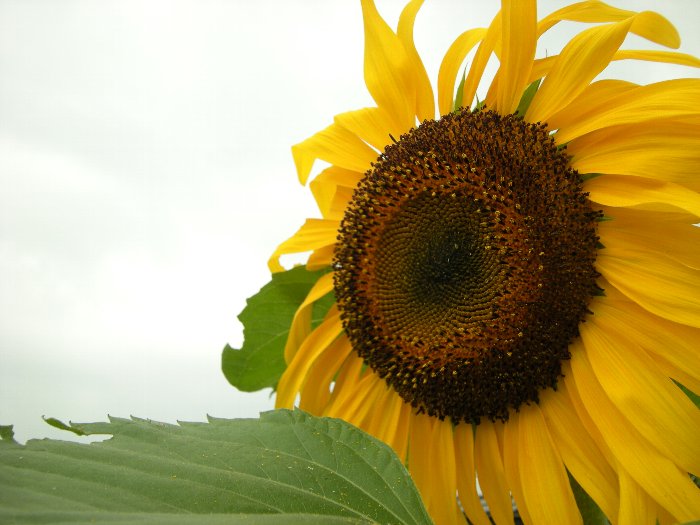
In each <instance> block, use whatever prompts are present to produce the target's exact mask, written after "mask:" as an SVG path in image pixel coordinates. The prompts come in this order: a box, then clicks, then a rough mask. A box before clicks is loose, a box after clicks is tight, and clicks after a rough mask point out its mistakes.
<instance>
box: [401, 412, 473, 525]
mask: <svg viewBox="0 0 700 525" xmlns="http://www.w3.org/2000/svg"><path fill="white" fill-rule="evenodd" d="M408 465H409V470H410V472H411V477H412V478H413V480H414V481H415V482H416V486H417V487H418V490H419V491H420V494H421V497H422V498H423V503H425V507H426V509H427V510H428V513H429V514H430V516H431V517H432V518H433V520H434V521H435V523H438V524H440V525H442V524H445V525H449V524H457V523H459V522H460V521H461V523H464V520H463V519H461V518H460V516H458V514H457V500H456V495H457V471H456V469H455V460H454V443H453V439H452V423H451V422H450V421H449V420H445V421H440V420H439V419H437V418H435V417H430V416H427V415H425V414H417V415H415V416H414V417H413V422H412V430H411V445H410V447H409V450H408ZM436 473H439V475H436Z"/></svg>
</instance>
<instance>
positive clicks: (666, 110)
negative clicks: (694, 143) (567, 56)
mask: <svg viewBox="0 0 700 525" xmlns="http://www.w3.org/2000/svg"><path fill="white" fill-rule="evenodd" d="M591 87H592V86H591ZM698 99H700V79H695V78H682V79H676V80H666V81H663V82H657V83H655V84H649V85H647V86H638V87H635V88H634V89H628V90H626V91H625V92H623V93H620V94H619V95H616V96H611V97H607V98H604V99H599V101H598V102H597V103H595V104H591V103H588V102H589V101H590V100H591V96H590V94H589V93H586V92H584V93H582V95H581V96H580V97H578V98H577V99H575V100H574V101H573V102H572V103H571V104H569V106H567V107H565V108H564V109H563V110H562V111H559V112H558V113H556V114H555V115H552V116H551V117H550V118H548V119H547V124H548V125H549V127H550V129H558V131H557V134H556V139H557V142H558V143H560V144H563V143H566V142H569V141H570V140H572V139H574V138H576V137H580V136H581V135H585V134H586V133H590V132H591V131H595V130H597V129H602V128H607V127H610V126H617V125H620V124H635V123H636V124H641V123H643V122H649V121H652V120H657V119H664V118H665V119H672V118H683V117H688V116H693V117H697V115H698V114H700V106H698V104H697V101H698Z"/></svg>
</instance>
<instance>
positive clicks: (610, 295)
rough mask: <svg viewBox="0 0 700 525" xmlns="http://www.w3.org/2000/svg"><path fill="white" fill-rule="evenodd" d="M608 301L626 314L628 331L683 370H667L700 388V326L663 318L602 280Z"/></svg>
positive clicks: (659, 357) (654, 354) (655, 354)
mask: <svg viewBox="0 0 700 525" xmlns="http://www.w3.org/2000/svg"><path fill="white" fill-rule="evenodd" d="M601 286H602V287H603V288H604V289H605V298H606V301H607V302H608V303H609V304H610V305H612V306H614V307H615V308H616V309H617V316H618V317H621V316H626V320H625V326H627V332H626V335H627V336H628V337H629V338H631V339H634V341H635V342H636V343H637V344H639V345H640V346H641V347H642V348H644V349H645V350H646V351H647V352H649V353H650V354H651V355H652V358H653V359H655V361H657V362H658V361H659V360H661V361H662V362H664V363H667V365H668V366H669V367H672V368H673V369H674V370H676V371H681V372H682V373H683V374H682V375H681V376H677V375H675V374H667V375H669V377H672V378H674V379H677V380H678V381H680V382H681V384H684V385H685V386H687V387H688V388H690V389H691V390H693V391H694V392H700V360H699V359H695V358H694V356H695V354H696V353H697V341H700V329H698V328H694V327H691V326H687V325H683V324H678V323H674V322H671V321H667V320H666V319H662V318H661V317H658V316H656V315H653V314H650V313H649V312H647V311H646V310H643V309H642V308H641V307H640V306H639V305H638V304H637V303H635V302H633V301H630V300H629V299H628V298H627V297H626V296H624V295H623V294H622V293H621V292H619V291H618V290H617V289H616V288H615V287H614V286H612V285H610V284H607V283H604V282H603V283H602V284H601Z"/></svg>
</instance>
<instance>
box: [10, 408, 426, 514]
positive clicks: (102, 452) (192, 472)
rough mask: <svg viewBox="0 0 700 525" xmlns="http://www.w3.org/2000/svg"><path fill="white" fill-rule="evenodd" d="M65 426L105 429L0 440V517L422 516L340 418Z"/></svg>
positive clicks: (403, 484)
mask: <svg viewBox="0 0 700 525" xmlns="http://www.w3.org/2000/svg"><path fill="white" fill-rule="evenodd" d="M71 427H73V428H74V429H75V430H79V431H81V432H84V433H85V434H88V435H92V434H112V436H113V437H112V438H111V439H109V440H107V441H103V442H100V443H92V444H89V445H86V444H81V443H74V442H65V441H55V440H32V441H29V442H28V443H27V445H26V446H21V445H18V444H11V443H8V444H6V445H4V446H0V522H1V523H32V524H33V523H57V522H58V523H88V522H89V523H117V522H118V523H144V524H156V523H178V524H179V523H182V524H190V523H192V524H194V523H203V524H214V523H216V524H218V523H239V522H245V523H259V524H272V523H300V524H301V523H303V524H308V523H318V524H322V523H329V524H334V523H406V524H411V523H413V524H424V523H431V522H430V518H429V517H428V515H427V513H426V511H425V508H424V507H423V504H422V502H421V500H420V497H419V495H418V492H417V490H416V488H415V486H414V485H413V482H412V481H411V478H410V477H409V475H408V472H407V471H406V469H405V468H404V466H403V465H402V464H401V461H400V460H399V459H398V458H397V457H396V455H395V454H394V453H393V451H392V450H391V449H390V448H389V447H388V446H386V445H385V444H383V443H382V442H380V441H378V440H376V439H374V438H373V437H371V436H369V435H367V434H365V433H364V432H362V431H361V430H359V429H357V428H355V427H353V426H351V425H350V424H348V423H345V422H344V421H341V420H339V419H330V418H316V417H312V416H310V415H308V414H306V413H304V412H301V411H294V412H292V411H289V410H278V411H273V412H267V413H264V414H262V415H261V417H260V419H238V420H223V419H211V420H210V421H209V423H180V424H179V425H169V424H163V423H156V422H153V421H147V420H141V419H132V420H127V419H116V418H113V419H110V422H109V423H88V424H73V425H71ZM1 443H5V442H1Z"/></svg>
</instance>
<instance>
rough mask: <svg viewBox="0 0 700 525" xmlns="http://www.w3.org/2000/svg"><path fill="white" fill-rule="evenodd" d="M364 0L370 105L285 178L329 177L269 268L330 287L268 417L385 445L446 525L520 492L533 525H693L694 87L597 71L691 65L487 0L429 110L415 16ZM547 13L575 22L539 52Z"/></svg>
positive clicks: (669, 31) (609, 17)
mask: <svg viewBox="0 0 700 525" xmlns="http://www.w3.org/2000/svg"><path fill="white" fill-rule="evenodd" d="M361 3H362V10H363V15H364V31H365V41H366V47H365V71H364V73H365V81H366V84H367V87H368V89H369V92H370V94H371V95H372V97H373V99H374V101H375V102H376V106H375V107H369V108H364V109H360V110H356V111H350V112H347V113H342V114H340V115H337V116H336V117H335V118H334V121H333V123H332V124H331V125H330V126H329V127H327V128H326V129H324V130H322V131H320V132H318V133H317V134H315V135H314V136H312V137H310V138H309V139H307V140H305V141H303V142H301V143H300V144H297V145H296V146H294V147H293V148H292V152H293V155H294V160H295V163H296V166H297V170H298V175H299V178H300V180H301V181H302V182H306V180H307V179H308V177H309V175H310V172H311V170H312V166H313V163H314V161H315V160H316V159H321V160H323V161H326V162H328V163H329V164H330V167H328V168H327V169H325V170H323V171H322V172H321V173H320V174H318V175H317V176H316V177H315V178H314V180H313V181H312V182H311V189H312V191H313V192H314V196H315V197H316V200H317V202H318V204H319V208H320V210H321V214H322V218H320V219H309V220H308V221H307V222H306V223H305V224H304V226H303V227H302V228H301V229H300V230H299V231H298V232H297V234H295V235H294V236H293V237H292V238H291V239H289V240H288V241H286V242H284V243H282V245H280V247H279V248H278V249H277V251H276V252H275V254H274V255H273V257H272V258H271V261H270V266H271V268H272V269H273V271H281V270H282V267H281V266H280V265H279V256H280V255H282V254H285V253H292V252H311V255H310V256H309V259H308V264H307V267H308V268H310V269H321V268H325V269H327V273H324V274H323V275H322V276H321V277H320V278H319V279H318V281H317V282H316V284H315V285H314V286H313V288H312V289H311V290H310V292H309V294H308V296H307V297H306V299H305V300H304V301H303V302H302V303H301V305H300V306H299V308H298V310H297V312H296V314H295V316H294V320H293V322H292V325H291V328H290V332H289V337H288V340H287V343H286V347H285V359H286V362H287V369H286V370H285V372H284V374H283V375H282V376H281V378H280V381H279V385H278V391H277V405H278V406H280V407H290V406H292V405H294V404H295V402H296V399H297V396H298V399H299V406H300V407H301V408H302V409H305V410H308V411H310V412H313V413H318V414H323V415H328V416H334V417H341V418H343V419H346V420H348V421H350V422H351V423H354V424H355V425H357V426H359V427H361V428H363V429H364V430H366V431H368V432H370V433H372V434H373V435H375V436H377V437H378V438H380V439H383V440H384V441H385V442H387V443H388V444H390V445H391V446H392V447H393V449H394V450H395V451H396V452H397V454H398V455H399V457H401V458H402V459H405V460H406V461H407V464H408V467H409V470H410V472H411V475H412V476H413V478H414V480H415V481H416V484H417V486H418V488H419V490H420V491H421V494H422V496H423V498H424V500H425V502H426V506H427V508H428V510H429V512H430V513H431V515H432V517H433V518H434V520H435V521H436V522H437V523H439V524H442V523H446V524H455V523H464V522H465V515H466V516H467V517H468V520H469V522H470V523H476V524H479V525H488V524H490V523H491V520H493V521H494V522H496V523H509V522H512V520H513V514H512V502H513V500H514V501H515V503H516V505H517V507H518V511H519V513H520V515H521V516H522V518H523V520H524V521H525V522H526V523H579V522H580V521H581V515H580V513H579V511H578V509H577V505H576V499H575V497H574V489H572V484H573V486H574V487H582V489H583V490H584V491H585V492H586V493H587V494H589V495H590V496H591V498H592V499H593V500H594V501H595V503H596V504H597V505H599V506H600V509H601V510H602V512H603V513H604V514H605V515H606V516H607V517H608V518H609V519H610V520H611V521H612V522H616V523H621V524H625V523H654V522H655V520H657V519H658V520H659V523H661V524H662V525H665V524H666V523H674V522H678V521H681V522H683V521H689V520H692V519H696V518H697V517H698V516H700V503H699V502H700V497H699V495H698V490H697V487H696V486H695V485H694V484H693V482H692V481H691V478H690V477H689V476H688V473H695V474H697V473H699V472H700V449H699V448H698V446H697V436H698V435H700V415H699V414H700V411H698V409H697V407H696V406H695V405H694V404H693V402H692V401H691V400H690V399H689V398H688V397H687V396H686V395H685V394H684V392H683V390H681V389H680V388H678V384H682V385H684V386H685V387H687V388H688V389H689V390H691V391H695V392H700V366H698V363H700V360H698V359H697V357H698V352H697V342H698V341H700V302H699V301H698V296H697V291H698V290H699V289H700V271H699V269H700V228H697V227H696V226H694V224H697V223H699V222H700V182H699V180H700V179H699V178H698V166H700V106H699V105H698V103H697V101H698V100H700V80H698V79H697V78H695V79H677V80H668V81H663V82H657V83H652V84H649V85H637V84H634V83H631V82H628V81H623V80H596V79H597V78H598V76H599V75H600V74H601V73H602V72H603V71H604V70H605V69H606V67H607V66H608V65H609V64H610V63H611V62H612V61H616V60H629V59H634V60H644V61H651V62H667V63H674V64H682V65H686V66H693V67H700V60H698V59H697V58H695V57H693V56H690V55H687V54H683V53H678V52H673V51H658V50H643V49H622V48H621V46H622V44H623V42H624V41H625V38H626V37H627V35H628V34H630V33H634V34H636V35H638V36H641V37H643V38H645V39H647V40H650V41H652V42H655V43H656V44H660V45H662V46H666V47H671V48H676V47H678V46H679V43H680V40H679V36H678V33H677V31H676V30H675V28H674V27H673V26H672V25H671V24H670V23H669V22H668V21H667V20H666V19H665V18H663V17H662V16H660V15H658V14H656V13H652V12H647V11H645V12H641V13H637V12H634V11H627V10H624V9H618V8H615V7H612V6H609V5H607V4H604V3H602V2H599V1H593V0H591V1H583V2H578V3H574V4H571V5H569V6H565V7H563V8H561V9H559V10H557V11H554V12H552V13H550V14H548V15H547V16H545V17H544V18H542V19H540V20H538V17H537V9H536V2H535V1H534V0H517V1H515V0H503V1H502V3H501V10H500V12H499V13H498V14H497V15H496V16H495V17H494V19H493V21H492V23H491V24H490V26H489V27H488V28H476V29H468V30H466V31H465V32H464V33H462V34H461V35H459V36H458V37H457V38H456V39H455V40H454V42H453V44H452V45H451V46H450V47H449V49H448V50H447V51H446V53H445V55H444V59H443V61H442V64H441V65H440V69H439V72H438V77H437V93H436V95H437V96H436V97H434V96H433V88H432V86H431V83H430V81H429V77H428V75H427V73H426V70H425V68H424V66H423V63H422V61H421V58H420V55H419V54H418V51H417V49H416V47H415V44H414V41H413V25H414V22H415V19H416V15H417V13H418V11H419V9H420V6H421V4H422V2H421V1H420V0H414V1H411V2H409V3H408V5H407V6H406V7H405V9H404V10H403V12H402V14H401V17H400V18H399V23H398V28H397V30H396V31H393V30H392V29H391V28H390V27H389V26H388V25H387V24H386V22H384V20H383V19H382V18H381V17H380V16H379V13H378V12H377V10H376V8H375V6H374V3H373V2H372V0H361ZM565 21H573V22H579V23H581V22H583V23H588V24H593V25H592V27H590V28H588V29H585V30H583V31H581V32H580V33H579V34H577V35H576V36H574V37H573V38H572V39H571V40H570V41H569V42H568V43H566V45H564V46H563V48H562V49H561V50H560V51H559V52H558V53H554V54H552V52H551V51H552V50H548V51H549V52H548V55H547V56H544V57H539V58H538V57H536V50H537V44H538V40H539V38H540V36H541V35H543V34H544V33H545V32H547V31H548V30H549V29H550V28H552V27H553V26H555V25H556V24H558V23H560V22H565ZM472 51H473V54H471V55H470V53H472ZM468 56H469V57H470V59H469V63H468V67H466V69H465V70H464V74H463V75H460V73H461V71H462V68H463V64H465V61H466V59H467V57H468ZM491 59H497V61H498V70H497V72H496V73H495V75H494V76H493V78H491V79H489V81H488V82H486V81H485V80H484V78H483V77H484V72H485V71H486V66H487V64H488V62H489V60H491ZM460 76H461V79H462V80H461V82H460V81H459V77H460ZM481 88H483V89H484V91H485V95H486V96H485V103H484V104H482V103H479V102H478V99H477V97H476V93H477V90H478V89H481ZM475 99H477V103H476V104H474V103H473V102H474V100H475ZM435 108H437V109H438V112H439V117H438V118H436V115H435ZM396 137H398V139H396ZM602 219H605V220H604V221H603V220H602ZM330 294H332V295H333V297H334V299H335V303H334V305H333V306H332V307H331V308H330V310H328V313H327V315H326V316H325V318H324V319H323V321H322V322H321V323H320V324H319V325H318V326H314V327H313V328H312V325H311V317H312V316H311V313H312V309H313V305H314V304H315V303H317V301H319V300H320V299H321V298H323V297H325V296H328V295H330ZM477 477H478V481H479V486H480V487H481V489H482V491H483V497H484V498H485V499H486V502H487V503H488V506H489V509H490V514H489V515H488V516H487V514H485V513H484V509H483V506H482V503H481V501H480V499H479V496H478V495H477V484H476V479H477ZM570 480H574V481H570ZM455 494H457V498H455ZM640 509H641V510H640Z"/></svg>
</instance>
